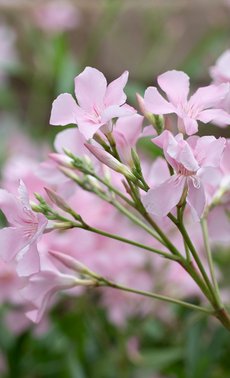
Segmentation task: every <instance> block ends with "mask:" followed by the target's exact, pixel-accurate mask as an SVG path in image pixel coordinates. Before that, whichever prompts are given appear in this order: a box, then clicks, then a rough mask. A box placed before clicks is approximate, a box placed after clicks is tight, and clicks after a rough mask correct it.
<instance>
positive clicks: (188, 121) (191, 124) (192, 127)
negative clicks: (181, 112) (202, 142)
mask: <svg viewBox="0 0 230 378" xmlns="http://www.w3.org/2000/svg"><path fill="white" fill-rule="evenodd" d="M182 121H183V123H184V128H185V132H186V134H188V135H193V134H195V133H197V131H198V122H197V121H196V120H195V119H193V118H187V117H185V118H183V120H182Z"/></svg>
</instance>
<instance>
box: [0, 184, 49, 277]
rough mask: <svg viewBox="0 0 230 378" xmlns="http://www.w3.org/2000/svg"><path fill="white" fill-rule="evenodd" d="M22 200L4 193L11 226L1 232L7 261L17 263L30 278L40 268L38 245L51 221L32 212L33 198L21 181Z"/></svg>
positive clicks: (2, 204) (0, 198)
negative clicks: (30, 197) (31, 202)
mask: <svg viewBox="0 0 230 378" xmlns="http://www.w3.org/2000/svg"><path fill="white" fill-rule="evenodd" d="M18 194H19V197H15V196H14V195H12V194H11V193H9V192H7V191H6V190H3V189H1V190H0V208H1V210H2V211H3V213H4V214H5V216H6V218H7V221H8V222H9V224H10V226H9V227H5V228H3V229H1V230H0V241H1V252H0V255H1V257H2V259H3V260H4V261H11V260H16V261H17V271H18V273H19V274H20V275H22V276H24V275H29V274H31V273H34V272H37V271H38V269H39V256H38V251H37V243H38V240H39V239H40V238H41V236H42V234H43V232H44V230H45V227H46V225H47V219H46V218H45V217H44V215H42V214H36V213H34V212H33V211H32V210H31V207H30V203H29V196H28V192H27V189H26V187H25V185H24V183H23V182H22V181H21V182H20V186H19V189H18Z"/></svg>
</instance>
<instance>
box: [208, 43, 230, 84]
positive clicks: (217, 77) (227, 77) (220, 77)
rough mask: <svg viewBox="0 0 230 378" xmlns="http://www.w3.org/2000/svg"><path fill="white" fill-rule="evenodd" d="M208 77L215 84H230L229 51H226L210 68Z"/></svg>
mask: <svg viewBox="0 0 230 378" xmlns="http://www.w3.org/2000/svg"><path fill="white" fill-rule="evenodd" d="M210 75H211V77H212V79H213V81H214V83H215V84H220V83H228V82H230V50H226V51H225V52H224V53H223V54H221V56H220V57H219V58H218V59H217V61H216V64H215V66H212V67H211V68H210Z"/></svg>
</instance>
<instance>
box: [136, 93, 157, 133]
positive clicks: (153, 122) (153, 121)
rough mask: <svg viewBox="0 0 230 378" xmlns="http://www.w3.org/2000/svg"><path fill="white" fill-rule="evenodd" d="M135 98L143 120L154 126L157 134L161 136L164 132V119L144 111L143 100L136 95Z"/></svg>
mask: <svg viewBox="0 0 230 378" xmlns="http://www.w3.org/2000/svg"><path fill="white" fill-rule="evenodd" d="M136 98H137V101H138V104H139V108H140V110H141V112H142V114H143V115H144V116H145V118H146V119H147V120H148V121H149V122H150V123H151V125H153V126H154V128H155V129H156V131H157V134H161V133H162V131H163V130H164V118H163V116H162V115H154V114H152V113H151V112H149V111H148V110H147V109H146V106H145V102H144V99H143V97H142V96H141V95H139V94H138V93H137V94H136Z"/></svg>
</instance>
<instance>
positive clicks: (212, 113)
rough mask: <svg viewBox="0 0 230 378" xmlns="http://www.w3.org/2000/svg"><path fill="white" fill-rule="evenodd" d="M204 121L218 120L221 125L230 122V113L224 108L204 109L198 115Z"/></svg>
mask: <svg viewBox="0 0 230 378" xmlns="http://www.w3.org/2000/svg"><path fill="white" fill-rule="evenodd" d="M197 119H199V121H201V122H203V123H209V122H218V124H220V125H221V126H227V125H229V124H230V114H228V113H227V112H225V111H224V110H222V109H208V110H203V111H202V112H200V113H199V116H198V117H197Z"/></svg>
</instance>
